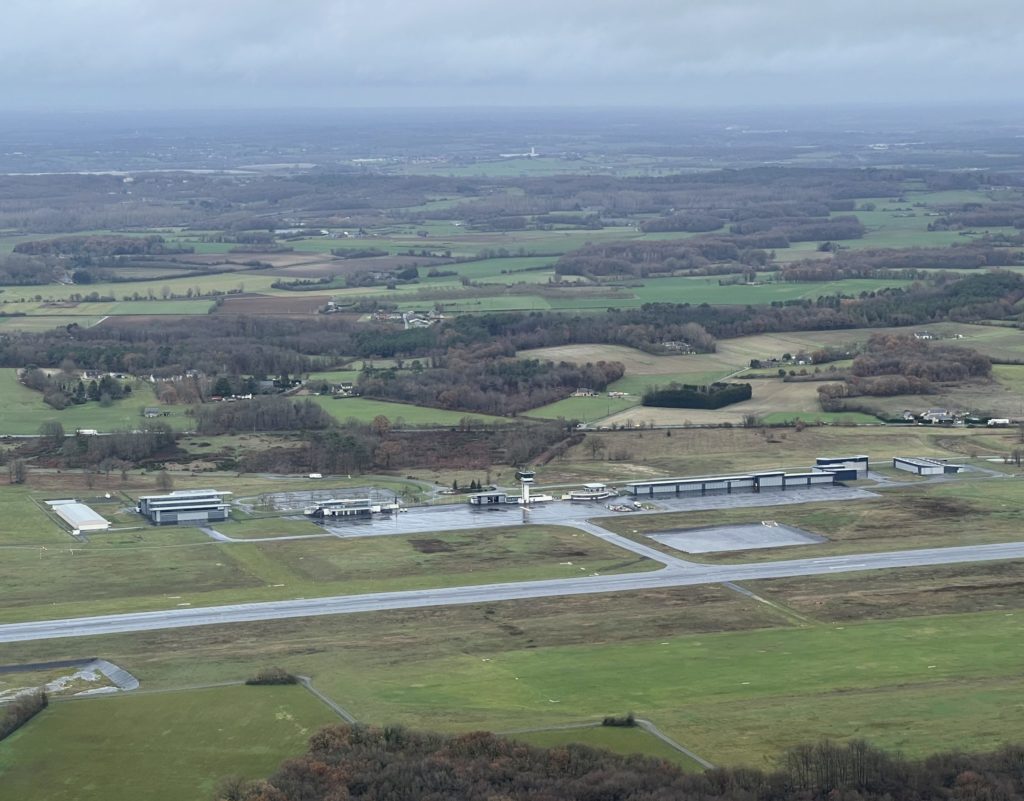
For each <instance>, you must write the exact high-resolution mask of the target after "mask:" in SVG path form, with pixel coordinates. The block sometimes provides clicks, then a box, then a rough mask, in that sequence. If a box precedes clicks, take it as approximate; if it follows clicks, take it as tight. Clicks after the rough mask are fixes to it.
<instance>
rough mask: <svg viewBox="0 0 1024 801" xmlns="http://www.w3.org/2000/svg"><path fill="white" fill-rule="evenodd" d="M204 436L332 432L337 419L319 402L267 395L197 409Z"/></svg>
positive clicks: (198, 422) (200, 430) (205, 405)
mask: <svg viewBox="0 0 1024 801" xmlns="http://www.w3.org/2000/svg"><path fill="white" fill-rule="evenodd" d="M195 416H196V431H198V432H199V433H200V434H238V433H243V432H246V431H316V430H320V429H325V428H330V427H331V426H333V425H334V418H333V417H331V416H330V415H329V414H328V413H327V412H325V411H324V410H323V408H322V407H320V406H319V405H318V404H317V403H316V402H315V401H311V400H309V399H308V398H288V397H284V396H281V395H267V396H260V395H257V396H256V397H254V398H252V399H250V400H244V401H237V402H235V403H206V404H203V405H201V406H197V407H196V409H195Z"/></svg>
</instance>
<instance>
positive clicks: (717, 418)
mask: <svg viewBox="0 0 1024 801" xmlns="http://www.w3.org/2000/svg"><path fill="white" fill-rule="evenodd" d="M750 383H751V386H752V388H753V392H754V396H753V397H752V398H751V399H750V400H748V401H744V402H743V403H734V404H733V405H732V406H728V407H726V408H724V409H660V408H655V407H646V406H645V407H634V408H632V409H627V410H626V411H624V412H619V413H618V414H613V415H612V416H611V417H606V418H605V419H604V420H602V421H601V425H603V426H613V425H627V424H629V423H630V422H631V423H632V424H633V425H639V424H640V423H654V424H655V425H658V426H665V425H689V424H693V425H702V424H708V423H734V424H741V423H742V422H743V417H744V415H751V414H752V415H755V416H757V417H764V416H766V415H769V414H773V413H775V412H780V411H784V412H787V413H789V412H793V413H794V414H796V413H798V412H819V411H821V407H820V406H819V405H818V384H817V383H813V382H808V383H806V384H797V383H789V384H787V383H785V382H783V381H781V380H775V379H761V380H754V381H751V382H750Z"/></svg>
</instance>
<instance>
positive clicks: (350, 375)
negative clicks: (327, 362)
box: [309, 362, 376, 387]
mask: <svg viewBox="0 0 1024 801" xmlns="http://www.w3.org/2000/svg"><path fill="white" fill-rule="evenodd" d="M374 364H376V362H375V363H374ZM360 372H361V371H360V370H327V371H325V372H322V373H310V376H309V383H310V384H311V385H314V387H315V385H316V383H317V382H318V381H326V382H327V383H329V384H332V383H333V384H343V383H346V382H350V383H353V384H354V383H355V382H356V381H357V380H358V379H359V374H360Z"/></svg>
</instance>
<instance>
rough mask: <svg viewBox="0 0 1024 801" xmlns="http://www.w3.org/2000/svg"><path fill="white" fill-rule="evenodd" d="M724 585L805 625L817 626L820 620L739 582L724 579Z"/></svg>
mask: <svg viewBox="0 0 1024 801" xmlns="http://www.w3.org/2000/svg"><path fill="white" fill-rule="evenodd" d="M722 586H723V587H725V588H726V589H727V590H732V591H733V592H736V593H739V594H740V595H745V596H746V597H747V598H750V599H751V600H754V601H757V602H758V603H761V604H764V605H765V606H767V607H770V608H771V609H774V610H775V611H776V612H778V613H779V614H781V615H783V616H784V617H786V618H788V619H790V620H795V621H797V622H798V623H800V624H802V625H805V626H817V625H818V621H817V620H814V619H813V618H809V617H806V616H804V615H801V614H800V613H799V612H796V611H794V610H793V609H790V608H789V607H788V606H786V605H785V604H780V603H778V602H777V601H770V600H769V599H767V598H765V597H764V596H762V595H758V594H757V593H756V592H754V591H753V590H748V589H747V588H746V587H743V586H741V585H739V584H737V583H736V582H735V581H723V582H722Z"/></svg>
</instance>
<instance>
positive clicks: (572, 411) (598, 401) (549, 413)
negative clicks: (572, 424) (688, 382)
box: [526, 393, 640, 422]
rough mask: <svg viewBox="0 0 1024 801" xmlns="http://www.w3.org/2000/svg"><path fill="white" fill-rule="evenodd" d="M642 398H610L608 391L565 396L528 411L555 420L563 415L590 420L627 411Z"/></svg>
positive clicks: (568, 418) (569, 417)
mask: <svg viewBox="0 0 1024 801" xmlns="http://www.w3.org/2000/svg"><path fill="white" fill-rule="evenodd" d="M639 402H640V398H638V397H636V396H631V397H629V398H609V397H608V394H607V393H604V394H602V395H598V396H597V397H596V398H565V399H564V400H560V401H555V402H554V403H549V404H547V405H546V406H540V407H538V408H536V409H531V410H530V411H529V412H527V413H526V415H527V416H529V417H541V418H544V419H546V420H554V419H557V418H559V417H563V418H565V419H566V420H582V421H583V422H589V421H591V420H599V419H600V418H602V417H607V416H608V415H610V414H614V413H615V412H621V411H625V410H626V409H629V408H632V407H633V406H636V405H637V404H638V403H639Z"/></svg>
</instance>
